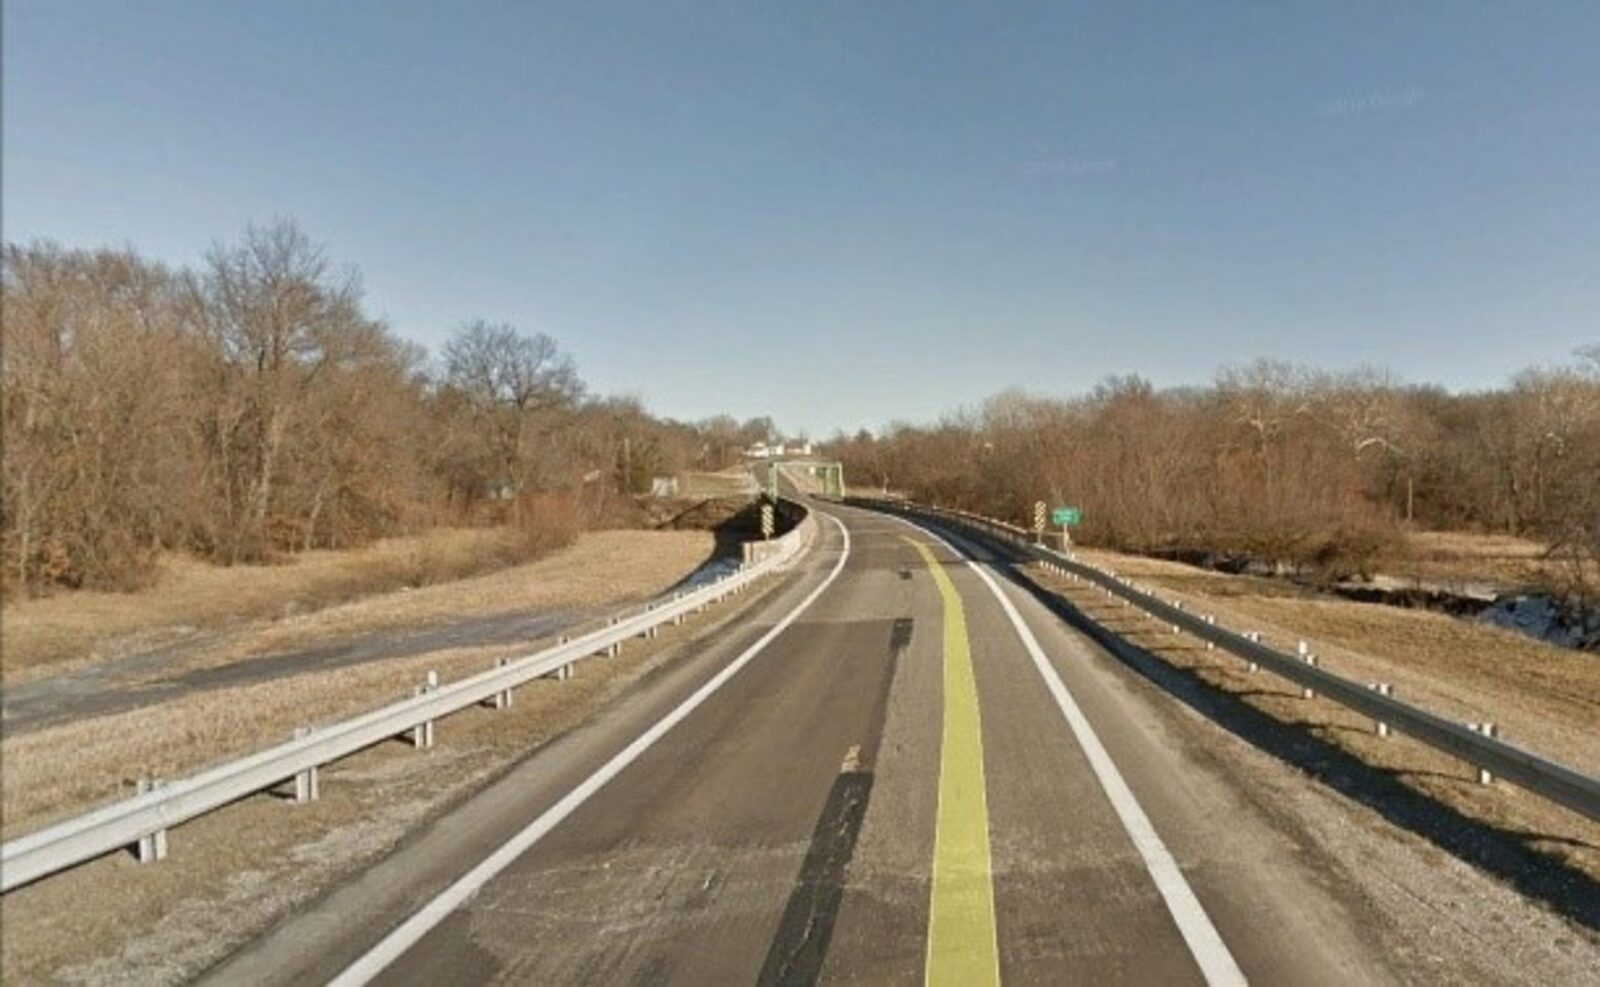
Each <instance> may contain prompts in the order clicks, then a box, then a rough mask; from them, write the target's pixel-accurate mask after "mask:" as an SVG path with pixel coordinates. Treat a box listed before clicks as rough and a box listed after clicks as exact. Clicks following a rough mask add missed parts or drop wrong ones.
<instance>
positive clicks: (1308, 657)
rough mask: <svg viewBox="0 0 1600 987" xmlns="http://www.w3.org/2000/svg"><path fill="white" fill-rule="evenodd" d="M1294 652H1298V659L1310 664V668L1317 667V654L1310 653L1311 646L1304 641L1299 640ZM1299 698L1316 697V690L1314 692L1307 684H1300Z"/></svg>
mask: <svg viewBox="0 0 1600 987" xmlns="http://www.w3.org/2000/svg"><path fill="white" fill-rule="evenodd" d="M1295 653H1296V654H1298V655H1299V656H1300V660H1301V661H1303V662H1305V663H1306V664H1307V665H1310V666H1311V667H1312V668H1316V667H1317V656H1316V655H1314V654H1312V653H1311V646H1310V645H1308V644H1306V642H1304V641H1301V642H1300V643H1299V644H1298V645H1297V646H1296V647H1295ZM1300 698H1301V699H1315V698H1317V692H1316V690H1315V689H1313V688H1311V687H1310V686H1309V685H1306V686H1301V687H1300Z"/></svg>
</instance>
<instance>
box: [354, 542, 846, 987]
mask: <svg viewBox="0 0 1600 987" xmlns="http://www.w3.org/2000/svg"><path fill="white" fill-rule="evenodd" d="M817 513H819V514H822V516H823V517H825V518H827V519H828V520H830V521H832V522H833V523H834V524H835V525H836V526H838V528H839V533H840V534H841V535H843V536H844V548H843V550H842V551H841V552H840V553H839V561H838V562H836V563H835V564H834V566H833V569H832V571H830V572H829V573H828V577H827V578H826V579H824V580H823V581H822V584H821V585H819V586H818V587H817V588H816V589H814V590H812V591H811V593H810V594H809V595H807V596H806V598H805V599H804V600H802V601H800V605H799V606H797V607H795V608H794V609H793V610H791V611H789V613H788V614H787V615H786V616H784V618H783V619H782V620H780V621H778V622H777V623H776V624H774V625H773V626H772V628H771V629H770V630H768V631H767V632H766V633H765V634H763V635H761V637H760V638H759V639H757V640H756V642H755V643H754V644H751V645H750V646H749V647H748V648H746V649H745V650H744V651H743V652H741V653H740V654H739V656H738V657H737V658H735V659H733V661H731V662H729V663H728V664H727V665H726V666H725V667H724V668H723V669H722V670H721V671H720V672H718V673H717V674H716V675H714V676H712V677H711V678H710V679H709V680H707V681H706V683H705V684H704V685H702V686H700V688H698V689H696V690H695V691H694V693H693V694H691V695H690V696H689V698H687V699H685V700H684V701H683V702H681V703H679V704H678V705H677V706H676V707H674V708H673V709H672V711H671V712H670V713H668V714H667V715H666V716H664V717H662V718H661V719H660V720H658V721H656V723H655V724H653V725H652V726H651V727H650V728H649V729H648V730H646V731H645V732H644V733H642V734H640V735H639V736H638V737H637V738H635V739H634V741H633V742H632V743H630V744H629V745H628V746H626V747H624V748H623V749H622V750H620V751H618V752H617V753H616V754H615V755H613V756H612V758H611V760H609V761H607V762H606V763H605V764H603V765H601V766H600V768H599V769H598V770H596V771H595V773H594V774H592V775H590V776H589V777H588V778H585V779H584V780H583V781H582V782H580V783H579V784H578V786H577V787H575V788H574V789H572V791H570V792H568V793H567V794H566V795H564V796H562V797H561V799H560V800H559V801H557V802H556V803H555V804H554V805H552V806H551V807H550V808H548V809H546V810H545V811H544V812H543V813H542V814H540V816H539V817H538V818H537V819H535V820H534V821H533V822H531V823H529V824H528V826H527V827H526V828H524V829H523V830H522V831H521V832H519V833H517V834H516V835H515V836H513V837H511V838H510V839H509V840H507V841H506V842H505V843H503V844H501V845H500V847H499V848H498V849H496V850H495V851H494V852H493V853H491V854H490V855H489V856H488V857H486V858H484V860H483V861H482V862H481V863H479V864H478V865H477V866H476V867H474V868H472V869H471V870H469V871H467V873H465V874H463V875H462V876H461V877H459V878H457V879H456V881H455V882H454V883H452V884H451V885H450V886H449V887H447V888H445V889H444V890H443V891H441V892H440V893H439V894H438V895H437V896H436V897H434V898H433V900H431V901H429V902H428V903H427V904H426V905H423V906H422V908H420V909H419V910H417V911H416V912H415V913H413V914H412V915H411V917H410V918H408V919H406V920H405V921H404V922H402V923H400V925H398V926H396V927H395V928H394V929H393V930H392V931H391V932H390V933H389V934H388V935H386V936H384V937H383V939H382V940H380V941H379V942H378V943H377V945H375V946H373V947H372V948H371V949H369V950H367V951H366V952H365V953H363V954H362V955H361V956H360V957H359V958H358V959H356V960H355V962H353V963H351V964H350V965H349V966H347V967H345V968H344V970H343V971H342V972H341V973H339V975H338V976H336V977H334V978H333V979H332V980H330V981H328V983H329V987H357V985H360V984H365V983H367V982H368V981H370V980H372V978H373V977H376V976H377V975H378V974H379V973H382V972H383V970H384V969H385V968H387V967H388V966H389V964H391V963H393V962H394V961H395V960H397V959H399V958H400V956H401V955H402V954H404V953H405V952H406V950H408V949H410V948H411V947H412V946H413V945H415V944H416V943H417V941H418V940H420V939H421V938H422V937H423V936H425V935H427V934H428V932H429V931H430V930H432V929H433V927H434V926H436V925H438V924H439V923H440V922H442V921H444V920H445V918H447V917H448V916H449V915H450V914H451V913H452V912H454V911H455V910H456V909H457V908H459V907H461V905H462V904H463V903H464V902H466V901H467V899H469V898H471V897H472V896H473V895H474V894H476V893H477V891H478V890H479V889H480V888H482V887H483V886H484V885H485V884H486V883H488V882H489V881H490V880H492V879H493V878H494V876H495V875H496V874H499V873H500V872H501V871H502V870H505V869H506V867H507V866H509V865H510V864H511V863H512V861H514V860H516V859H517V858H518V857H520V856H521V855H522V854H524V853H526V852H527V851H528V850H529V849H530V848H531V847H532V846H533V845H534V844H535V843H537V842H539V840H540V839H541V838H542V837H543V836H544V835H545V834H546V833H548V832H550V830H552V829H554V828H555V827H556V826H557V825H558V824H560V822H561V821H562V820H563V819H565V818H567V817H568V816H570V815H571V814H572V813H573V812H574V811H576V810H577V808H578V807H579V806H581V805H583V803H584V802H586V801H587V800H588V799H589V797H590V796H591V795H593V794H594V793H595V792H597V791H599V790H600V788H601V787H602V786H603V785H605V783H606V782H608V781H610V780H611V779H612V778H615V777H616V776H617V775H618V774H620V773H621V772H622V770H623V769H624V768H626V767H627V766H628V765H629V764H632V763H633V762H634V761H635V760H637V759H638V757H639V755H641V754H643V753H644V752H645V751H647V750H649V749H650V747H651V746H652V745H654V744H655V742H656V741H658V740H660V739H661V738H662V736H664V735H665V734H666V733H667V731H669V730H671V729H672V728H673V727H674V726H676V725H677V724H678V723H679V722H680V721H682V720H683V719H684V718H685V717H687V716H688V715H689V714H690V713H692V712H694V711H695V709H696V708H697V707H698V706H699V705H700V704H701V703H703V702H705V701H706V700H707V699H708V698H710V697H711V694H712V693H714V692H716V691H717V690H718V689H720V688H721V687H722V686H723V685H724V684H725V683H726V682H727V681H728V680H729V679H731V678H733V676H734V675H736V674H737V673H738V672H739V670H740V669H741V668H743V667H744V666H745V665H748V664H749V663H750V661H751V659H753V658H755V656H756V655H758V654H760V653H761V651H762V650H763V649H764V648H766V646H767V645H768V644H771V643H772V640H773V638H775V637H777V636H778V635H779V634H782V633H783V632H784V630H785V629H786V628H788V626H789V625H790V624H792V623H794V621H795V619H796V618H798V617H799V616H800V614H802V613H803V612H805V610H806V609H807V608H808V607H810V606H811V604H812V603H814V602H816V599H817V597H819V596H821V595H822V593H823V591H824V590H826V589H827V588H828V587H829V586H830V585H831V584H832V583H833V581H834V579H835V578H837V577H838V575H839V572H840V571H841V570H842V569H844V564H845V561H846V560H847V559H849V558H850V531H849V529H847V528H846V527H845V526H844V524H843V523H842V522H841V521H840V520H839V519H838V518H837V517H835V516H834V515H832V514H826V513H823V512H821V511H818V512H817Z"/></svg>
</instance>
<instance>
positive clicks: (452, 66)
mask: <svg viewBox="0 0 1600 987" xmlns="http://www.w3.org/2000/svg"><path fill="white" fill-rule="evenodd" d="M4 31H5V34H4V58H5V62H4V114H5V116H4V189H3V191H4V225H5V230H4V232H5V236H6V238H7V239H10V240H27V239H30V238H33V237H49V238H52V239H55V240H57V241H60V242H62V243H64V244H67V245H72V246H94V245H101V244H124V243H126V244H131V245H133V246H135V247H137V248H138V249H140V250H141V251H144V252H146V253H149V254H152V255H155V256H158V257H160V258H162V259H165V260H169V261H172V262H179V263H195V262H197V261H198V260H199V259H200V257H201V255H202V254H203V252H204V250H205V248H206V247H207V246H208V245H209V244H210V243H211V242H212V241H214V240H217V239H231V238H233V237H235V236H236V235H237V234H238V233H239V232H241V231H242V230H243V228H244V227H245V225H246V224H247V223H249V222H250V221H252V220H263V219H270V218H271V217H273V216H277V215H288V216H293V217H295V218H296V219H298V220H299V221H300V222H301V224H302V225H303V226H304V227H305V228H306V229H307V231H308V232H309V233H310V234H311V235H312V236H313V237H315V238H317V239H319V240H321V241H323V242H325V243H326V244H327V245H328V246H329V248H330V250H331V252H332V253H333V254H334V255H335V256H336V257H337V258H339V259H341V260H345V261H349V262H352V263H354V264H356V265H358V266H359V267H360V268H361V270H362V272H363V274H364V278H365V284H366V287H367V295H368V300H369V303H370V307H371V309H372V310H373V311H374V312H376V313H378V314H381V315H383V316H384V317H386V318H387V319H388V320H389V321H390V322H391V323H392V325H393V326H394V327H395V329H396V330H397V331H398V332H399V333H401V334H403V335H405V336H407V337H410V338H413V339H415V340H417V341H420V342H422V343H425V344H429V345H434V346H436V345H437V344H438V342H439V341H440V340H441V339H442V338H443V337H444V335H445V334H446V333H447V332H448V331H449V330H450V329H451V328H452V327H454V326H456V325H457V324H459V323H461V322H463V321H464V320H467V319H471V318H476V317H484V318H489V319H494V320H505V321H510V322H514V323H516V324H517V325H519V326H521V327H523V328H525V329H529V330H542V331H545V332H548V333H550V334H552V335H554V336H556V337H557V338H558V339H559V340H560V341H561V343H562V344H563V345H564V346H565V347H566V348H567V349H568V350H570V351H571V352H572V353H573V354H574V356H575V357H576V358H577V361H578V364H579V368H580V370H581V371H582V373H583V374H584V376H585V378H586V379H587V380H588V381H589V382H590V383H591V384H592V385H593V386H594V387H595V388H597V389H598V390H601V391H610V392H629V393H634V394H637V395H639V396H641V397H643V398H644V399H645V400H646V401H647V402H648V403H649V404H650V405H651V406H652V407H653V408H654V409H655V410H657V411H659V412H662V413H665V414H669V415H673V416H676V417H684V418H697V417H701V416H704V415H708V414H711V413H714V412H718V411H727V412H730V413H733V414H736V415H739V416H741V417H746V416H750V415H756V414H771V415H773V416H774V417H776V418H777V419H778V421H779V423H780V424H781V425H784V426H786V427H789V428H805V429H809V430H810V431H811V432H812V433H813V434H814V435H822V434H825V433H827V432H828V431H831V430H832V429H833V428H834V427H835V426H844V427H847V428H854V427H856V426H858V425H869V426H876V425H879V424H882V423H883V422H885V421H887V420H889V419H893V418H905V419H928V418H932V417H934V416H936V415H937V414H938V413H939V412H941V411H943V410H946V409H949V408H952V407H954V406H956V405H960V404H964V403H973V402H975V401H977V400H979V399H981V398H982V397H983V396H985V395H987V394H989V393H991V392H993V391H996V390H999V389H1001V388H1003V387H1006V386H1010V385H1020V386H1023V387H1026V388H1028V389H1030V390H1034V391H1039V392H1047V393H1065V392H1069V391H1079V390H1083V389H1085V388H1087V387H1089V386H1092V385H1093V383H1094V382H1095V381H1096V380H1098V379H1099V378H1100V377H1102V376H1103V375H1105V374H1108V373H1120V372H1138V373H1142V374H1144V375H1145V376H1147V377H1149V378H1151V379H1153V380H1154V381H1155V382H1156V383H1158V384H1178V383H1189V382H1199V381H1204V380H1206V379H1209V377H1210V376H1211V374H1212V373H1213V372H1214V371H1215V369H1216V368H1217V367H1218V366H1220V365H1223V364H1228V363H1236V362H1241V361H1245V360H1249V359H1251V358H1254V357H1257V356H1269V357H1275V358H1282V359H1290V360H1294V361H1298V362H1305V363H1313V364H1318V365H1322V366H1327V367H1347V366H1351V365H1355V364H1361V363H1369V364H1376V365H1380V366H1384V367H1388V368H1389V369H1391V370H1393V371H1395V372H1396V373H1397V374H1399V375H1401V376H1403V377H1407V378H1410V379H1418V380H1429V381H1435V382H1440V383H1444V384H1447V385H1449V386H1451V387H1455V388H1474V387H1484V386H1489V385H1493V384H1496V383H1500V382H1502V381H1503V380H1504V379H1505V378H1506V376H1507V375H1508V374H1509V373H1511V372H1512V371H1514V370H1516V369H1519V368H1521V367H1523V366H1526V365H1529V364H1536V363H1550V362H1559V361H1564V360H1565V359H1567V357H1568V356H1569V354H1570V353H1571V351H1572V350H1573V349H1574V348H1575V347H1576V346H1578V345H1580V344H1583V343H1587V342H1594V341H1597V340H1600V3H1596V2H1595V0H1577V2H1573V3H1554V2H1529V3H1509V2H1481V3H1480V2H1468V0H1439V2H1433V3H1396V2H1387V0H1385V2H1370V3H1367V2H1355V0H1346V2H1338V3H1323V4H1309V3H1280V2H1271V3H1266V2H1263V3H1232V4H1228V3H1179V2H1171V3H1160V4H1157V3H1137V2H1115V3H1112V2H1106V3H1077V4H1066V3H1058V4H1051V3H1038V4H998V5H992V4H978V3H972V4H949V3H932V2H920V3H887V2H861V0H852V2H839V3H828V2H815V3H812V2H808V3H795V2H781V3H778V2H774V3H757V2H729V3H722V4H699V3H676V2H646V3H637V4H613V3H603V2H584V3H576V2H575V3H570V4H557V3H504V4H493V3H459V4H458V3H446V2H438V3H426V4H420V3H399V2H368V3H357V2H341V3H324V2H308V3H290V2H268V0H260V2H250V3H243V2H241V3H231V2H222V0H216V2H195V3H172V2H154V0H152V2H141V3H87V2H76V0H7V2H6V3H5V14H4Z"/></svg>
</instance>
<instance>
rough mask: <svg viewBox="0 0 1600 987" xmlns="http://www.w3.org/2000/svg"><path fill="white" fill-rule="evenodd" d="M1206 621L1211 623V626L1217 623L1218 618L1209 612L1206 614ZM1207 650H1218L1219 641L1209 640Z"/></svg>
mask: <svg viewBox="0 0 1600 987" xmlns="http://www.w3.org/2000/svg"><path fill="white" fill-rule="evenodd" d="M1205 621H1206V623H1207V624H1210V625H1211V626H1213V627H1215V626H1216V623H1217V618H1216V617H1214V616H1212V615H1211V614H1209V613H1208V614H1206V616H1205ZM1206 650H1207V651H1215V650H1217V642H1215V641H1207V642H1206Z"/></svg>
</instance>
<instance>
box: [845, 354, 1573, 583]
mask: <svg viewBox="0 0 1600 987" xmlns="http://www.w3.org/2000/svg"><path fill="white" fill-rule="evenodd" d="M832 451H833V452H834V454H836V455H837V456H839V457H840V458H841V459H842V460H843V461H844V462H845V463H846V468H847V474H848V475H849V476H850V478H851V480H852V481H853V485H854V486H855V487H856V488H858V489H859V488H860V487H862V486H864V485H867V484H870V485H872V486H877V487H883V488H888V489H895V490H899V491H902V492H905V493H907V494H909V495H912V496H914V497H917V498H919V499H923V500H928V501H933V502H937V503H941V504H945V505H951V506H959V507H965V508H969V509H976V510H981V511H985V512H988V513H992V514H996V515H1000V516H1005V517H1009V518H1012V519H1014V520H1017V521H1022V522H1026V521H1027V520H1029V519H1030V518H1031V515H1032V505H1033V503H1034V502H1035V501H1036V500H1045V501H1047V502H1049V503H1051V504H1052V505H1055V504H1071V505H1076V506H1081V507H1082V508H1084V511H1085V517H1084V524H1083V527H1082V529H1081V531H1082V534H1083V536H1084V537H1085V538H1086V539H1087V540H1089V541H1092V542H1095V543H1098V544H1102V545H1106V546H1111V547H1117V548H1121V549H1126V550H1134V551H1171V550H1180V551H1186V552H1198V553H1211V554H1216V555H1234V556H1239V557H1244V558H1249V559H1252V560H1256V561H1264V562H1268V563H1272V564H1277V565H1280V566H1287V567H1296V568H1310V569H1313V570H1316V571H1322V572H1324V573H1326V574H1327V575H1330V576H1338V575H1345V574H1350V573H1353V572H1357V571H1364V570H1369V569H1371V568H1372V566H1373V565H1374V564H1375V563H1376V562H1377V561H1379V560H1381V559H1382V558H1383V557H1384V556H1385V555H1386V554H1388V553H1391V552H1394V551H1396V550H1397V549H1398V547H1399V543H1400V539H1399V538H1398V535H1399V533H1400V532H1401V531H1402V530H1403V528H1404V526H1405V525H1407V524H1412V525H1416V526H1426V527H1428V528H1437V529H1448V530H1476V531H1493V532H1506V533H1510V534H1515V535H1527V536H1531V537H1536V538H1541V539H1544V540H1546V541H1547V542H1548V543H1549V544H1551V545H1552V546H1553V548H1552V552H1553V553H1555V554H1557V555H1559V556H1561V557H1563V558H1567V559H1569V560H1571V561H1572V562H1573V569H1572V571H1573V573H1574V578H1575V579H1582V578H1584V575H1583V574H1584V573H1586V572H1588V573H1592V572H1593V568H1592V566H1593V564H1594V563H1595V562H1596V561H1600V347H1591V348H1588V349H1585V350H1582V351H1580V352H1579V354H1578V355H1577V360H1576V361H1575V362H1574V363H1572V364H1571V365H1568V366H1561V367H1554V368H1546V369H1534V370H1527V371H1524V372H1522V373H1520V374H1517V375H1516V376H1515V377H1513V378H1512V379H1511V380H1510V381H1509V383H1508V384H1507V385H1506V386H1505V387H1503V388H1500V389H1497V390H1492V391H1487V392H1481V393H1463V394H1452V393H1447V392H1446V391H1444V390H1442V389H1440V388H1438V387H1431V386H1416V385H1410V384H1404V383H1401V382H1398V381H1396V380H1394V379H1392V378H1390V377H1389V376H1388V375H1387V374H1384V373H1382V372H1378V371H1373V370H1360V371H1355V372H1349V373H1326V372H1321V371H1316V370H1309V369H1304V368H1299V367H1294V366H1289V365H1286V364H1282V363H1275V362H1270V361H1261V362H1257V363H1254V364H1251V365H1249V366H1246V367H1240V368H1233V369H1228V370H1224V371H1223V372H1221V373H1220V374H1218V375H1217V377H1216V378H1215V380H1214V381H1213V382H1212V383H1211V384H1210V385H1209V386H1205V387H1195V388H1181V389H1174V390H1156V389H1155V388H1153V387H1152V386H1151V385H1150V384H1149V383H1147V382H1146V381H1144V380H1141V379H1140V378H1138V377H1125V378H1112V379H1108V380H1106V381H1105V382H1104V383H1102V384H1101V385H1100V386H1099V387H1098V388H1096V389H1095V391H1094V392H1093V393H1091V394H1089V395H1087V396H1082V397H1076V398H1067V399H1055V398H1044V397H1034V396H1030V395H1027V394H1023V393H1020V392H1006V393H1002V394H999V395H997V396H995V397H993V398H991V399H989V400H988V401H986V402H985V403H984V404H983V405H982V406H981V407H979V408H977V409H976V410H966V411H961V412H958V413H956V414H952V415H950V416H948V417H946V418H945V419H944V420H942V421H940V422H939V423H937V424H934V425H928V426H914V425H907V424H895V425H892V426H890V427H889V428H887V429H886V430H884V432H883V433H882V434H881V435H876V436H875V435H873V434H871V433H869V432H861V433H859V434H857V435H856V436H854V437H847V436H843V435H840V436H838V437H837V438H836V439H835V440H834V442H833V443H832ZM1583 560H1587V561H1588V563H1589V565H1588V566H1587V567H1586V566H1584V565H1583V564H1581V563H1582V561H1583ZM1588 578H1591V579H1592V576H1590V577H1588ZM1593 589H1594V587H1592V586H1590V587H1587V590H1586V591H1587V592H1589V594H1590V595H1592V590H1593Z"/></svg>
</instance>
